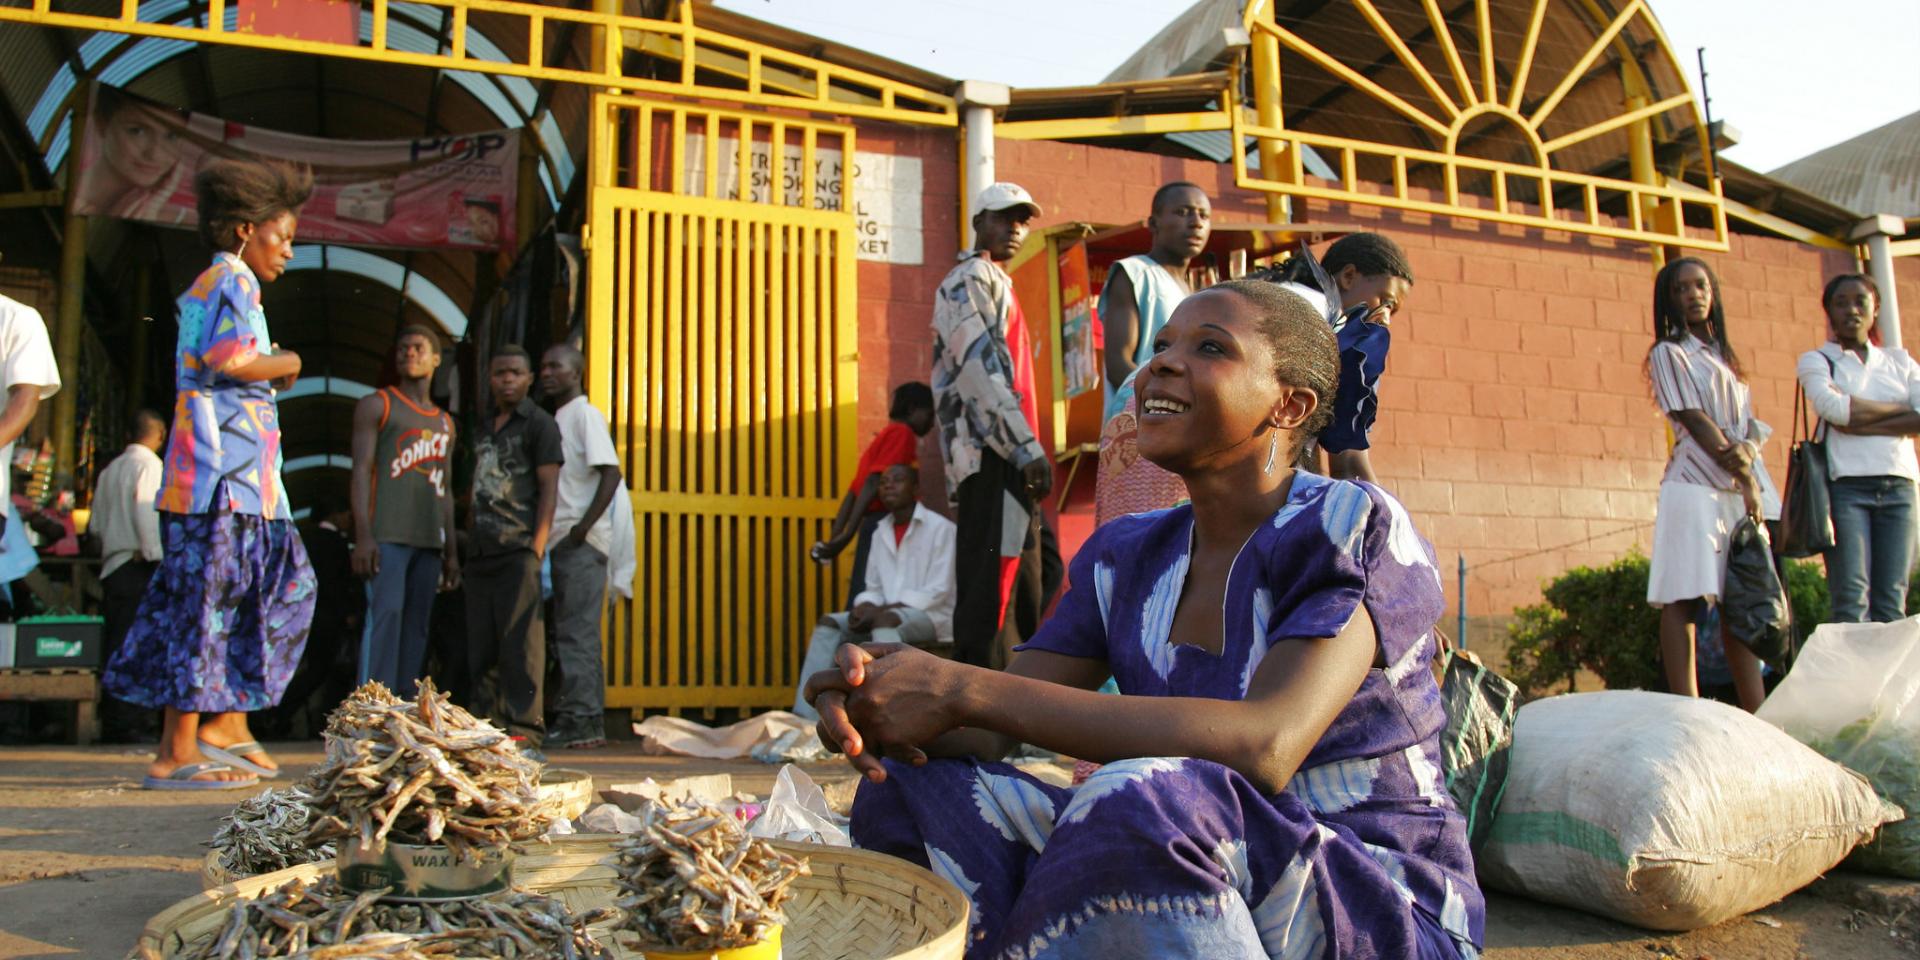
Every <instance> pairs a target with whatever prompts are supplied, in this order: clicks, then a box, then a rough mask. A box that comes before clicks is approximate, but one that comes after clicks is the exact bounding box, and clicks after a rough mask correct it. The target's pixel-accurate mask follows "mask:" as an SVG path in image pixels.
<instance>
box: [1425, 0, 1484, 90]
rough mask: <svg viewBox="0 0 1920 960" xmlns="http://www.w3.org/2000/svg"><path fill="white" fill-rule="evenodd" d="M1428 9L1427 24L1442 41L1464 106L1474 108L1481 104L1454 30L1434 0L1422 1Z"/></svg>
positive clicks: (1441, 45)
mask: <svg viewBox="0 0 1920 960" xmlns="http://www.w3.org/2000/svg"><path fill="white" fill-rule="evenodd" d="M1420 2H1421V3H1422V4H1423V5H1425V6H1426V8H1427V23H1429V24H1431V25H1432V26H1433V35H1434V36H1435V37H1437V38H1439V40H1440V49H1441V51H1443V52H1444V53H1446V55H1447V66H1448V67H1449V68H1451V69H1452V70H1453V82H1454V85H1455V86H1458V87H1459V88H1460V103H1461V105H1462V106H1472V105H1473V104H1475V103H1477V102H1479V98H1478V97H1476V96H1474V94H1473V79H1472V77H1471V76H1469V75H1468V74H1467V64H1466V62H1465V61H1463V60H1461V59H1460V48H1459V47H1456V46H1454V44H1453V30H1452V29H1451V28H1449V27H1448V26H1447V18H1446V15H1445V14H1442V13H1441V12H1440V5H1439V4H1438V3H1436V2H1434V0H1420Z"/></svg>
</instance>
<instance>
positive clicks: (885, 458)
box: [849, 421, 920, 513]
mask: <svg viewBox="0 0 1920 960" xmlns="http://www.w3.org/2000/svg"><path fill="white" fill-rule="evenodd" d="M919 451H920V438H919V437H916V436H914V435H913V430H911V429H909V428H908V427H907V425H906V424H904V423H900V422H898V421H889V422H888V423H887V425H886V428H885V429H883V430H881V431H880V432H879V434H877V435H875V436H874V438H873V442H872V443H869V444H867V449H865V450H863V451H861V453H860V465H859V466H857V467H855V468H854V470H853V486H852V487H851V488H849V492H851V493H854V494H858V493H859V492H860V488H861V487H862V486H865V485H866V482H867V478H868V477H871V476H877V475H879V474H880V473H881V472H883V471H885V470H886V469H887V468H888V467H891V466H894V465H896V464H898V465H901V466H908V467H911V466H913V465H914V463H915V462H916V461H918V460H919V459H920V458H919V456H918V453H919ZM886 509H887V508H886V507H883V506H881V505H880V498H879V497H874V498H873V502H872V503H869V504H867V512H868V513H885V512H886Z"/></svg>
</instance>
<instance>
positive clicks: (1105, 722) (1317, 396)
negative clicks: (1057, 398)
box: [808, 281, 1484, 960]
mask: <svg viewBox="0 0 1920 960" xmlns="http://www.w3.org/2000/svg"><path fill="white" fill-rule="evenodd" d="M1154 349H1155V353H1154V356H1153V358H1152V359H1151V360H1150V361H1149V362H1148V364H1147V365H1146V367H1144V368H1143V369H1142V371H1141V374H1140V376H1139V382H1138V391H1139V403H1140V409H1141V418H1140V428H1139V429H1140V434H1139V445H1140V451H1141V453H1142V454H1143V455H1145V456H1146V457H1148V458H1150V459H1151V460H1152V461H1153V462H1155V463H1158V464H1160V465H1161V466H1164V467H1166V468H1167V469H1169V470H1171V471H1173V472H1174V473H1176V474H1178V475H1179V476H1180V477H1181V478H1182V479H1183V480H1185V481H1186V484H1187V488H1188V490H1189V491H1190V493H1191V495H1192V498H1191V502H1190V503H1189V504H1186V505H1182V506H1178V507H1174V508H1171V509H1168V510H1162V511H1158V512H1154V513H1147V514H1139V515H1135V516H1130V517H1123V518H1120V519H1117V520H1114V521H1112V522H1111V523H1109V524H1107V525H1106V526H1104V527H1101V528H1099V529H1097V530H1096V531H1095V532H1094V534H1093V536H1092V538H1091V539H1089V540H1088V541H1087V543H1086V545H1085V546H1084V547H1082V548H1081V550H1080V552H1079V554H1078V555H1077V556H1076V557H1075V558H1074V560H1073V573H1072V577H1071V580H1072V583H1073V587H1072V589H1071V591H1070V592H1069V593H1068V594H1067V595H1066V597H1064V598H1063V599H1062V600H1061V603H1060V607H1059V610H1058V612H1056V613H1055V615H1054V617H1053V619H1052V620H1050V621H1049V622H1048V623H1047V624H1046V626H1045V627H1043V628H1042V629H1041V631H1040V632H1039V633H1038V634H1037V635H1036V636H1035V637H1034V638H1033V640H1032V641H1031V642H1030V643H1027V644H1026V645H1024V646H1023V647H1021V648H1020V650H1021V653H1020V655H1019V656H1018V657H1017V658H1016V659H1015V660H1014V661H1013V663H1012V665H1011V666H1010V667H1009V668H1008V670H1007V671H1006V672H1005V673H995V672H992V671H988V670H983V669H979V668H975V667H969V666H966V665H962V664H958V663H954V662H951V661H947V660H941V659H939V658H937V657H933V656H930V655H927V654H924V653H922V652H920V651H917V650H912V649H904V648H900V647H888V646H881V645H868V646H865V647H858V646H851V645H849V646H847V647H843V648H842V650H841V660H840V664H839V667H838V669H836V670H832V671H826V672H823V673H819V674H815V675H814V676H813V677H811V678H809V680H808V695H809V699H810V701H811V702H812V703H813V704H814V706H815V708H816V709H818V710H819V711H820V713H821V716H822V720H821V723H820V732H821V736H822V739H823V740H824V741H825V742H827V743H829V744H833V745H835V746H836V747H837V748H839V749H841V750H843V751H844V752H845V753H846V754H847V755H848V758H849V760H850V762H851V763H852V764H853V765H854V767H856V768H857V769H859V770H860V771H861V773H862V774H863V775H864V776H865V778H866V782H865V783H862V784H861V787H860V792H859V794H858V795H857V797H856V799H855V801H854V807H853V836H854V840H855V842H856V843H858V844H859V845H861V846H863V847H866V848H868V849H873V850H879V851H883V852H886V853H890V854H893V855H896V856H900V857H903V858H906V859H909V860H913V861H915V862H917V863H922V864H926V865H928V866H929V867H931V868H932V869H933V870H934V871H935V872H937V873H939V874H940V875H941V876H943V877H945V878H947V879H948V880H950V881H952V882H953V883H954V884H955V885H956V886H958V887H959V888H960V889H961V890H963V891H965V892H966V894H967V895H968V897H969V898H970V899H971V901H972V905H973V911H972V914H971V917H970V921H969V931H968V948H967V955H968V956H969V957H970V958H975V960H978V958H985V957H1020V958H1035V957H1119V956H1127V957H1137V956H1164V957H1244V956H1272V957H1392V958H1420V960H1439V958H1460V957H1472V956H1474V955H1476V953H1477V952H1478V949H1479V944H1480V942H1481V927H1482V916H1483V912H1484V910H1483V902H1482V899H1481V896H1480V891H1479V889H1478V887H1477V886H1476V885H1475V882H1474V876H1473V863H1472V859H1471V857H1470V855H1469V853H1468V849H1467V836H1466V830H1465V825H1464V821H1463V819H1462V818H1461V816H1460V814H1459V813H1458V812H1457V811H1456V810H1455V809H1454V807H1453V804H1452V802H1451V801H1450V800H1449V799H1448V796H1447V792H1446V788H1445V783H1444V780H1445V778H1444V775H1443V774H1442V772H1441V753H1440V745H1439V736H1440V731H1441V729H1442V727H1443V726H1444V724H1445V716H1444V713H1443V709H1442V705H1441V700H1440V691H1439V688H1438V686H1437V685H1436V684H1435V682H1434V677H1433V673H1432V670H1431V661H1432V657H1433V655H1434V651H1435V645H1434V639H1433V633H1432V628H1433V625H1434V623H1435V622H1436V621H1437V620H1438V618H1439V616H1440V614H1441V613H1442V611H1443V608H1444V603H1443V600H1442V596H1441V590H1440V576H1439V572H1438V570H1437V569H1436V568H1435V566H1434V563H1433V556H1432V550H1431V548H1430V547H1429V546H1428V545H1427V544H1426V542H1425V541H1424V540H1422V539H1421V537H1420V535H1419V534H1418V533H1417V532H1416V531H1415V530H1414V528H1413V523H1412V521H1411V520H1410V519H1409V518H1408V516H1407V512H1406V510H1405V509H1404V508H1403V507H1402V506H1401V505H1400V504H1399V502H1398V501H1396V500H1394V499H1393V498H1392V497H1390V496H1388V495H1387V494H1385V493H1384V492H1382V491H1381V490H1380V489H1379V488H1377V487H1374V486H1372V485H1369V484H1364V483H1359V482H1354V481H1340V480H1330V479H1327V478H1324V477H1318V476H1314V475H1311V474H1308V473H1305V472H1297V471H1295V470H1294V469H1293V468H1292V467H1291V464H1292V463H1293V455H1294V453H1295V452H1296V451H1297V450H1298V449H1299V447H1300V445H1301V444H1302V443H1304V442H1305V440H1306V438H1307V437H1309V436H1311V435H1312V434H1313V433H1314V431H1315V430H1316V429H1318V428H1319V427H1320V426H1322V425H1324V424H1325V423H1326V420H1327V409H1328V408H1327V406H1326V401H1327V399H1328V398H1331V397H1332V396H1333V392H1334V387H1335V381H1336V378H1337V371H1338V370H1339V357H1338V352H1337V348H1336V346H1335V342H1334V337H1333V333H1332V331H1330V330H1329V329H1328V328H1327V324H1326V321H1325V320H1324V318H1322V317H1321V316H1320V315H1319V314H1317V313H1316V312H1315V311H1314V310H1312V309H1311V308H1310V307H1308V306H1307V304H1306V302H1305V301H1304V300H1302V299H1301V298H1299V297H1298V296H1297V295H1295V294H1292V293H1290V292H1287V291H1285V290H1282V289H1280V288H1278V287H1276V286H1274V285H1272V284H1266V283H1259V282H1244V281H1242V282H1233V283H1225V284H1221V285H1219V286H1216V287H1214V288H1212V289H1210V290H1207V291H1204V292H1202V293H1200V294H1197V295H1195V296H1193V297H1191V298H1189V299H1188V300H1187V301H1186V302H1185V303H1183V304H1181V306H1180V308H1179V309H1178V310H1177V311H1175V313H1174V315H1173V317H1172V319H1171V320H1170V321H1169V323H1168V324H1167V326H1166V327H1165V328H1164V329H1163V330H1162V331H1161V332H1160V333H1159V334H1158V335H1157V336H1156V338H1155V344H1154ZM1109 673H1111V674H1112V675H1113V676H1114V677H1115V678H1116V679H1117V680H1118V681H1119V687H1120V692H1121V695H1120V696H1100V695H1097V694H1095V693H1093V688H1094V687H1096V686H1098V685H1099V684H1100V682H1101V681H1102V680H1104V679H1105V678H1106V677H1107V676H1108V675H1109ZM1022 742H1024V743H1032V744H1036V745H1038V746H1041V747H1045V748H1047V749H1051V750H1056V751H1058V752H1060V753H1064V754H1067V755H1070V756H1075V757H1084V758H1087V759H1091V760H1096V761H1100V762H1102V763H1103V764H1104V766H1102V767H1101V768H1100V769H1099V771H1098V772H1096V773H1095V774H1093V776H1092V777H1090V778H1089V779H1088V780H1087V782H1086V783H1085V784H1083V785H1081V786H1079V787H1077V788H1073V789H1062V788H1058V787H1054V786H1051V785H1049V784H1047V783H1045V782H1043V781H1041V780H1038V779H1036V778H1034V777H1031V776H1028V775H1026V774H1024V773H1022V772H1020V771H1019V770H1017V769H1015V768H1014V767H1012V766H1008V765H1006V764H1004V763H1000V762H997V761H998V760H999V759H1000V758H1001V757H1004V756H1005V755H1006V754H1007V752H1008V751H1009V750H1010V749H1011V747H1012V746H1013V745H1014V744H1016V743H1022ZM929 758H937V759H929Z"/></svg>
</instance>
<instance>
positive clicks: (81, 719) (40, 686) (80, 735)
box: [0, 668, 100, 744]
mask: <svg viewBox="0 0 1920 960" xmlns="http://www.w3.org/2000/svg"><path fill="white" fill-rule="evenodd" d="M9 700H11V701H54V702H60V701H66V702H69V703H72V704H73V714H74V716H73V741H74V742H75V743H80V744H87V743H92V742H93V741H94V740H96V739H98V737H99V735H100V727H99V721H98V719H97V718H96V708H97V707H98V706H99V704H100V678H99V675H98V674H96V673H94V672H93V671H92V670H80V669H57V668H56V669H46V668H39V669H5V670H0V701H9Z"/></svg>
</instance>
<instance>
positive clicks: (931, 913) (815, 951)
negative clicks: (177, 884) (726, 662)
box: [139, 834, 967, 960]
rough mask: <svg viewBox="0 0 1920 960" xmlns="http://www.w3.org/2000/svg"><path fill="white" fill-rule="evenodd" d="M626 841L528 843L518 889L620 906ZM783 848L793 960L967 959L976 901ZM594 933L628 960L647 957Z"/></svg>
mask: <svg viewBox="0 0 1920 960" xmlns="http://www.w3.org/2000/svg"><path fill="white" fill-rule="evenodd" d="M620 840H621V838H620V837H619V836H615V835H610V834H575V835H573V836H567V837H558V838H555V839H553V840H551V841H545V842H541V841H535V842H532V843H528V844H525V845H524V846H523V848H522V849H523V852H522V853H521V854H520V857H519V859H518V860H517V861H516V862H515V863H514V869H513V882H514V886H516V887H519V888H520V889H523V890H532V891H535V892H538V893H543V894H546V895H547V896H550V897H555V898H557V899H559V900H560V901H561V902H563V903H565V904H566V905H567V907H568V909H571V910H574V911H576V912H581V911H586V910H591V909H594V908H596V907H604V906H609V905H611V904H612V902H613V899H614V895H615V893H616V891H615V888H614V870H613V867H612V866H610V865H609V863H608V860H609V858H610V856H611V855H612V853H613V849H614V845H615V844H616V843H618V842H619V841H620ZM774 845H775V846H778V847H780V848H781V849H783V850H785V851H787V852H788V853H791V854H793V855H795V856H803V857H807V858H808V859H809V860H810V861H811V865H812V870H813V874H812V876H807V877H801V878H800V879H799V880H797V881H795V882H794V885H793V899H792V900H790V901H788V903H787V924H786V928H785V931H784V933H783V936H784V943H783V944H782V947H783V949H784V954H785V960H960V956H961V954H962V953H963V952H964V950H965V948H966V934H967V899H966V897H965V896H963V895H962V894H961V893H960V891H959V890H957V889H955V888H954V886H953V885H952V884H950V883H948V882H946V881H945V880H942V879H940V878H939V877H937V876H934V875H933V873H932V872H931V871H928V870H926V869H924V868H921V867H918V866H915V865H913V864H911V863H908V862H906V861H905V860H896V859H894V858H893V857H889V856H886V855H884V854H878V853H872V852H869V851H866V850H853V849H849V848H846V847H827V846H821V845H818V844H810V843H783V842H779V841H775V844H774ZM332 869H333V863H332V861H327V862H324V863H310V864H305V865H303V866H298V867H293V868H290V869H287V870H281V871H278V872H275V873H267V874H261V875H260V876H257V877H248V878H246V879H244V880H237V881H234V882H233V883H230V884H227V885H225V886H221V887H217V888H215V889H212V890H208V891H206V892H204V893H202V894H200V895H199V896H196V897H191V898H189V899H186V900H182V901H181V902H179V903H177V904H174V905H173V906H171V907H169V908H167V909H166V910H164V911H162V912H161V913H159V914H158V915H156V916H155V917H154V918H153V919H152V920H149V921H147V925H146V929H144V930H142V931H141V933H140V944H139V947H140V949H142V950H146V951H151V953H152V955H155V956H161V957H173V956H175V955H176V954H177V953H178V952H179V951H180V949H181V948H182V947H183V946H184V945H186V944H188V943H191V942H193V941H196V940H199V939H200V938H202V937H210V936H213V935H214V934H215V933H216V932H217V931H218V930H219V929H220V926H221V924H222V923H224V922H225V920H226V904H227V903H228V902H229V901H230V900H231V899H232V898H233V897H235V896H248V897H252V896H259V895H260V894H261V893H263V892H264V891H267V890H270V889H273V888H275V887H278V886H280V885H281V884H284V883H286V882H287V881H289V880H293V879H295V878H300V879H306V880H314V879H317V878H319V877H321V876H324V875H326V874H327V873H328V872H330V871H331V870H332ZM609 927H610V924H607V925H601V926H599V927H596V928H595V933H596V934H597V935H598V936H599V938H600V940H601V942H603V943H606V944H609V945H610V946H612V947H613V948H614V953H615V955H617V956H619V957H621V958H623V960H635V958H639V957H641V956H642V954H640V953H639V952H638V951H636V950H633V949H631V948H630V947H628V946H626V945H624V944H622V943H620V941H619V940H618V939H617V938H615V937H614V936H612V934H611V931H610V929H609Z"/></svg>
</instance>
